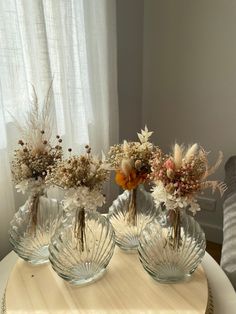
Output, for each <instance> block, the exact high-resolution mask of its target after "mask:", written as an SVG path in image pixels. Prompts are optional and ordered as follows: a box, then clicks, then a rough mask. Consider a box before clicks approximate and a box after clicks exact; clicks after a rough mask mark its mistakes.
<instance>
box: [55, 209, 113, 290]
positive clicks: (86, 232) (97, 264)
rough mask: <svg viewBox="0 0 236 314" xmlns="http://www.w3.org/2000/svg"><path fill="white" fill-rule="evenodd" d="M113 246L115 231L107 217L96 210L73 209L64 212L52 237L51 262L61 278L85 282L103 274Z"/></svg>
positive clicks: (73, 282) (78, 283) (72, 282)
mask: <svg viewBox="0 0 236 314" xmlns="http://www.w3.org/2000/svg"><path fill="white" fill-rule="evenodd" d="M78 217H79V219H78ZM80 218H83V219H82V220H81V219H80ZM79 221H80V222H79ZM81 222H82V223H81ZM114 247H115V240H114V230H113V228H112V226H111V224H110V223H109V221H108V220H107V219H106V217H104V216H102V215H101V214H99V213H98V212H95V211H87V210H84V209H74V210H72V211H68V212H66V213H65V215H64V218H63V219H62V223H61V226H60V227H59V228H58V229H57V231H56V233H55V235H54V237H53V238H52V242H51V244H50V246H49V251H50V262H51V264H52V267H53V269H54V270H55V271H56V273H57V274H58V275H59V276H60V277H62V278H63V279H65V280H67V281H69V282H70V283H71V284H74V285H84V284H88V283H92V282H94V281H96V280H98V279H99V278H101V277H102V276H103V275H104V273H105V271H106V267H107V265H108V263H109V261H110V259H111V257H112V255H113V252H114Z"/></svg>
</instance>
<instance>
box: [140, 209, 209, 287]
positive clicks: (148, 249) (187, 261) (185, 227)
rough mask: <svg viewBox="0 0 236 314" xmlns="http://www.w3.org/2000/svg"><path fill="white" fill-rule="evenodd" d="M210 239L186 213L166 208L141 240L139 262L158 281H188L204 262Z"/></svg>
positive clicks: (147, 228) (149, 226) (148, 226)
mask: <svg viewBox="0 0 236 314" xmlns="http://www.w3.org/2000/svg"><path fill="white" fill-rule="evenodd" d="M205 248H206V239H205V234H204V232H203V230H202V229H201V227H200V225H199V224H198V222H197V221H196V220H195V219H194V218H193V217H191V216H190V215H188V214H187V213H186V210H183V209H180V208H177V209H175V210H166V209H164V210H163V211H162V212H161V214H160V215H159V216H158V218H156V219H155V220H153V222H151V223H150V224H148V225H147V226H146V228H145V229H144V230H143V232H142V235H141V237H140V241H139V248H138V252H139V259H140V261H141V263H142V266H143V267H144V269H145V270H146V271H147V272H148V273H149V274H150V275H151V276H152V278H153V279H155V280H156V281H158V282H161V283H176V282H180V281H184V280H186V279H188V278H189V277H190V276H191V275H192V273H193V272H194V271H195V269H196V268H197V266H198V265H199V263H200V262H201V260H202V258H203V256H204V253H205Z"/></svg>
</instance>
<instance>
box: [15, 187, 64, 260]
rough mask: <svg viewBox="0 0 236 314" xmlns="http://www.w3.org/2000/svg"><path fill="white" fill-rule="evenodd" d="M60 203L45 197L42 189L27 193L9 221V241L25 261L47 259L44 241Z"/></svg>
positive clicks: (53, 225) (55, 221) (54, 223)
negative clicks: (23, 201)
mask: <svg viewBox="0 0 236 314" xmlns="http://www.w3.org/2000/svg"><path fill="white" fill-rule="evenodd" d="M60 213H61V206H60V205H59V203H58V202H57V200H55V199H50V198H48V197H47V194H46V192H45V190H41V191H39V192H32V193H30V195H29V197H28V199H27V201H26V203H25V204H24V205H23V206H21V207H20V208H19V210H18V211H17V212H16V214H15V215H14V217H13V219H12V221H11V223H10V230H9V234H10V243H11V244H12V246H13V250H14V251H15V252H16V253H17V254H18V256H20V257H21V258H23V259H24V260H25V261H27V262H30V263H32V264H43V263H46V262H48V261H49V259H48V258H49V251H48V245H49V242H50V240H51V237H52V235H53V234H54V232H55V229H56V228H57V226H58V221H59V219H60Z"/></svg>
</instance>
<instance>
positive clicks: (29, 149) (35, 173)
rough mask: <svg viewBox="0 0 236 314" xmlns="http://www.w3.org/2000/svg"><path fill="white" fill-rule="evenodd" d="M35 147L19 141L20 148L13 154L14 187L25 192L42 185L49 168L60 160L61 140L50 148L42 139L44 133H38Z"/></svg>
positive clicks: (58, 139)
mask: <svg viewBox="0 0 236 314" xmlns="http://www.w3.org/2000/svg"><path fill="white" fill-rule="evenodd" d="M39 133H40V135H39V134H38V137H40V138H41V140H39V139H38V142H37V143H38V144H37V146H32V144H30V143H25V142H24V141H23V140H19V145H20V147H19V148H18V149H16V150H15V152H14V159H13V161H12V175H13V180H14V182H15V184H16V187H17V188H18V189H19V190H21V191H22V192H25V191H26V190H27V189H31V188H32V187H33V186H36V185H41V184H44V180H45V177H46V175H47V171H48V169H49V167H51V166H53V165H54V164H55V163H56V162H57V161H58V160H60V159H61V158H62V147H61V145H60V144H61V141H62V140H61V138H60V137H59V136H57V141H58V143H57V144H56V145H55V146H52V145H51V144H50V142H49V141H48V140H46V139H45V137H44V131H43V130H42V131H40V132H39Z"/></svg>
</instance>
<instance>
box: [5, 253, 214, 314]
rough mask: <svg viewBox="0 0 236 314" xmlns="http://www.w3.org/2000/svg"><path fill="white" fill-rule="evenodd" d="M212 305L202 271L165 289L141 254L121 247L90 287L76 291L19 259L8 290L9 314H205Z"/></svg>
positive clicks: (46, 270) (47, 270) (49, 272)
mask: <svg viewBox="0 0 236 314" xmlns="http://www.w3.org/2000/svg"><path fill="white" fill-rule="evenodd" d="M207 301H208V286H207V279H206V276H205V273H204V270H203V268H202V267H201V266H200V267H198V269H197V270H196V271H195V273H194V274H193V276H192V278H191V280H189V281H188V282H183V283H179V284H171V285H169V284H159V283H157V282H155V281H154V280H153V279H152V278H151V277H150V276H149V275H148V274H147V273H146V271H144V269H143V268H142V265H141V264H140V262H139V260H138V256H137V254H127V253H123V252H122V251H120V250H119V249H118V248H116V250H115V253H114V256H113V258H112V260H111V262H110V264H109V266H108V269H107V272H106V274H105V275H104V277H102V278H101V279H100V280H99V281H97V282H95V283H93V284H90V285H88V286H83V287H76V286H71V285H70V284H68V283H67V282H65V281H64V280H63V279H61V278H60V277H58V276H57V274H56V273H55V272H54V271H53V269H52V268H51V266H50V264H46V265H41V266H32V265H30V264H28V263H26V262H24V261H23V260H20V259H19V260H18V261H17V263H16V265H15V266H14V268H13V270H12V272H11V275H10V277H9V280H8V284H7V289H6V309H7V314H13V313H17V314H21V313H35V314H39V313H40V314H42V313H58V314H62V313H68V314H70V313H71V314H74V313H79V314H83V313H90V314H92V313H98V314H100V313H111V314H112V313H115V314H118V313H122V314H126V313H130V314H134V313H147V314H152V313H161V314H174V313H179V314H187V313H188V314H190V313H191V314H195V313H198V314H200V313H202V314H205V312H206V307H207Z"/></svg>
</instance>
